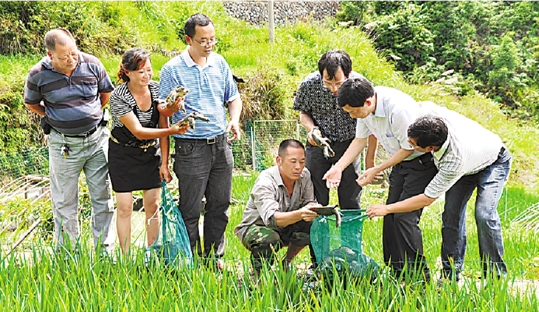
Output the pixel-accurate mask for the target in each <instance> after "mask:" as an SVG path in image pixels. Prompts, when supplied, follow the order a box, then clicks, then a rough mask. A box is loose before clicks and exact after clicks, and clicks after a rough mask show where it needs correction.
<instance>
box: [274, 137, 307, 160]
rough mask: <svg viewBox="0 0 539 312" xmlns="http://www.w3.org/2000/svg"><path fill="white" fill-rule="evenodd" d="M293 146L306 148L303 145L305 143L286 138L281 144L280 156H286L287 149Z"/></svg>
mask: <svg viewBox="0 0 539 312" xmlns="http://www.w3.org/2000/svg"><path fill="white" fill-rule="evenodd" d="M289 147H292V148H301V149H302V150H305V146H303V143H301V142H300V141H298V140H294V139H286V140H284V141H282V142H281V144H279V152H278V155H279V156H280V157H284V155H286V149H287V148H289Z"/></svg>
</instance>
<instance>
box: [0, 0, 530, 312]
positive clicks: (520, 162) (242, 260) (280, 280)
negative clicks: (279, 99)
mask: <svg viewBox="0 0 539 312" xmlns="http://www.w3.org/2000/svg"><path fill="white" fill-rule="evenodd" d="M109 4H110V5H111V6H114V7H116V8H118V9H119V10H120V13H119V14H120V16H119V20H121V21H122V25H123V27H133V28H134V29H137V30H138V31H137V33H138V36H139V39H140V41H141V42H142V43H143V46H144V47H145V48H147V49H150V48H152V47H155V48H156V49H157V50H158V51H159V50H160V49H162V50H166V51H172V50H177V51H183V49H184V48H185V44H184V43H183V42H182V41H181V40H180V39H179V38H178V36H177V31H178V29H179V28H181V27H183V21H184V20H185V18H184V17H185V16H189V15H190V14H193V13H195V12H199V11H200V12H204V13H206V14H208V15H209V16H210V17H211V18H212V19H213V21H214V23H215V25H216V37H217V38H218V39H219V40H220V43H219V45H218V47H217V51H218V52H219V53H221V54H222V55H223V56H224V57H225V58H226V59H227V61H228V63H229V64H230V66H231V69H232V71H233V72H234V73H236V74H238V75H239V76H241V77H244V78H246V80H248V79H249V77H252V76H253V75H255V74H257V73H259V72H270V71H278V72H280V73H284V78H283V79H282V80H281V81H279V82H278V86H279V87H282V88H283V89H285V90H286V98H285V99H284V102H285V105H287V106H288V107H291V105H292V101H293V95H294V92H295V90H297V87H298V86H299V84H300V83H301V81H302V80H303V78H304V77H305V76H306V75H307V74H308V73H310V72H312V71H315V70H316V69H317V66H316V64H317V61H318V58H319V57H320V55H321V54H322V53H324V52H325V51H327V50H329V49H333V48H339V49H344V50H346V51H347V52H348V53H349V54H350V55H351V56H352V58H353V62H354V65H353V68H354V70H355V71H357V72H359V73H361V74H363V75H365V76H366V77H368V78H369V79H370V80H371V81H373V83H374V84H375V85H386V86H391V87H396V88H399V89H402V90H403V91H404V92H407V93H409V94H410V95H412V96H413V97H414V98H416V99H417V100H432V101H434V102H436V103H438V104H441V105H444V106H447V107H449V108H451V109H454V110H456V111H458V112H460V113H462V114H464V115H466V116H468V117H470V118H472V119H474V120H476V121H478V122H479V123H481V124H482V125H484V126H485V127H487V128H488V129H491V130H492V131H494V132H496V133H498V134H499V135H500V136H501V137H502V139H503V140H504V142H505V143H506V145H507V146H508V147H509V149H510V151H511V153H512V154H513V160H514V163H513V169H512V172H511V178H510V181H509V184H508V186H507V188H506V193H505V194H504V196H503V197H502V200H501V201H500V207H499V212H500V217H501V220H502V227H503V234H504V241H505V261H506V262H507V264H508V268H509V278H508V279H507V280H504V281H501V282H496V283H493V284H491V285H488V286H479V287H478V285H477V284H476V281H477V279H476V278H477V276H479V275H480V272H481V263H480V260H479V252H478V247H477V233H476V228H475V221H474V217H473V200H471V201H470V203H469V207H468V211H467V219H466V220H467V230H468V250H467V254H466V259H465V261H466V266H465V271H464V276H465V278H466V279H465V280H464V284H463V285H462V286H460V289H459V288H457V286H456V285H451V284H449V285H444V286H443V288H442V289H441V290H438V289H436V285H433V284H428V285H426V286H418V285H409V284H407V285H405V286H400V285H398V284H397V283H394V282H393V281H391V280H389V279H387V278H382V283H381V284H375V285H370V284H368V283H366V282H365V281H363V282H360V283H358V284H356V285H347V287H346V288H345V287H342V286H340V285H335V287H329V288H323V287H314V288H312V289H305V288H304V282H305V281H304V280H303V279H301V278H297V277H296V275H295V274H288V275H287V274H283V273H282V271H280V270H276V271H275V272H272V271H269V272H265V273H264V274H263V276H262V279H261V282H260V284H259V285H253V284H252V283H251V282H250V281H249V280H248V279H245V278H244V277H243V274H242V273H241V272H247V271H248V269H249V253H248V252H247V250H246V249H245V248H244V247H243V246H242V245H241V243H240V242H239V239H237V237H235V236H234V235H233V228H234V226H235V225H237V224H238V223H239V222H240V220H241V217H242V212H243V209H244V207H245V205H246V203H247V201H248V199H249V191H250V189H251V186H252V184H253V183H254V181H255V179H256V173H253V172H250V173H248V174H247V175H240V174H237V175H235V176H234V183H233V194H232V197H233V199H234V202H233V205H232V206H231V209H230V222H229V226H228V228H227V232H226V237H227V253H226V256H225V261H226V264H227V267H229V268H231V269H230V270H228V273H226V274H224V275H218V274H215V273H214V272H211V271H208V270H206V269H205V268H198V267H197V269H194V270H187V269H185V270H179V271H176V272H170V271H168V270H164V269H162V268H151V269H147V268H146V267H145V266H144V265H143V260H142V251H139V252H137V253H136V255H135V256H136V257H135V259H134V260H132V261H124V262H120V263H116V264H112V263H110V262H109V261H97V260H95V259H92V256H91V255H92V252H91V251H90V249H91V248H90V247H89V245H91V243H90V242H91V239H90V230H89V226H88V225H89V224H88V222H89V221H88V219H86V220H84V222H83V228H82V229H83V242H85V246H86V247H85V249H84V250H83V251H82V253H81V254H80V255H79V256H78V257H77V258H75V259H72V260H69V261H58V259H56V258H55V257H54V256H53V255H51V254H50V252H49V250H50V249H49V247H50V232H49V236H47V235H46V233H45V231H42V232H40V235H39V236H38V238H35V239H34V240H33V241H31V242H25V243H24V244H23V245H21V246H20V247H19V249H17V250H18V251H19V252H20V253H18V254H15V255H13V256H11V257H9V258H8V259H4V261H2V262H1V263H0V311H83V310H84V311H159V310H165V311H538V310H539V300H538V299H537V295H536V293H534V292H533V291H527V292H526V291H520V290H515V289H514V287H513V285H512V282H513V281H515V280H523V279H529V280H535V281H537V280H539V264H538V263H539V257H538V256H537V255H539V240H538V239H537V233H535V232H533V231H531V230H529V229H527V228H525V227H523V226H522V225H518V224H514V223H513V222H512V221H513V220H514V218H515V217H516V216H518V215H519V214H521V213H523V212H524V211H526V208H528V207H530V206H531V205H533V204H535V203H537V202H538V201H539V196H538V195H536V190H537V189H538V187H539V186H538V185H537V182H538V178H539V175H537V171H538V168H539V162H537V161H535V159H537V156H538V152H537V148H536V145H534V144H530V142H536V141H538V140H539V130H538V128H537V127H536V126H535V125H531V124H526V123H523V122H521V121H519V120H511V119H508V118H507V117H506V116H504V115H503V114H502V113H501V111H500V110H499V108H498V106H497V104H495V103H493V102H491V101H489V100H487V99H486V98H485V97H483V96H480V95H472V96H466V97H463V98H457V97H455V96H452V95H450V94H448V93H447V92H446V91H445V90H444V89H443V88H442V87H440V86H426V85H421V86H416V85H408V84H406V83H405V82H404V80H403V79H402V77H401V75H400V74H399V73H397V72H396V71H395V70H394V69H393V66H392V65H391V64H388V63H387V62H386V61H384V60H383V58H381V57H379V54H378V53H377V51H375V50H374V48H373V47H372V45H371V43H370V41H369V40H368V39H367V37H366V36H365V34H364V33H363V32H361V30H359V29H341V28H339V27H335V25H334V24H333V22H331V21H328V22H326V23H325V24H316V25H315V24H308V23H298V24H295V25H287V26H279V27H277V28H276V31H275V43H274V44H270V43H269V42H268V39H267V28H266V27H258V26H252V25H248V24H247V23H245V22H243V21H239V20H235V19H232V18H230V17H229V16H227V15H226V14H225V13H224V10H223V9H222V7H221V4H220V2H218V1H204V2H110V3H109ZM51 5H52V4H51ZM136 5H140V7H136ZM141 25H142V26H141ZM97 56H98V57H99V58H100V60H101V61H102V62H103V64H104V66H105V68H106V69H107V72H108V73H109V75H110V76H111V77H115V76H116V72H117V71H118V68H119V63H120V55H97ZM41 57H42V56H41V55H39V56H24V57H22V56H0V78H1V79H0V80H1V81H4V83H3V84H0V87H1V88H2V89H1V90H3V89H7V87H8V86H20V88H19V91H21V92H20V93H21V94H20V96H21V97H22V86H23V85H24V80H25V78H26V74H27V72H28V70H29V69H30V68H31V66H33V65H34V64H35V63H36V62H37V61H38V60H39V59H40V58H41ZM169 59H170V58H169V57H168V56H165V55H164V54H163V53H160V52H154V53H153V54H152V61H153V63H152V65H153V69H154V75H155V76H154V79H158V78H159V70H160V68H161V67H162V65H163V64H164V63H166V62H167V61H168V60H169ZM246 104H247V103H246ZM385 196H386V194H385V191H384V190H383V189H380V188H377V187H372V188H371V187H368V188H366V189H365V192H364V196H363V202H362V205H363V207H367V206H368V205H369V204H373V203H382V202H384V201H385ZM333 202H335V199H334V196H333ZM9 205H11V206H9ZM32 205H33V204H29V203H27V202H24V201H21V202H18V203H10V204H7V205H3V204H0V213H2V214H1V215H0V217H1V218H0V219H1V220H7V218H8V217H12V216H16V215H17V212H18V211H20V209H22V208H20V207H19V206H30V207H31V208H37V206H39V207H41V208H40V209H42V208H43V209H46V208H47V207H49V208H50V203H47V204H40V205H36V207H33V206H32ZM46 205H49V206H46ZM13 206H16V207H18V208H12V207H13ZM44 206H46V207H44ZM17 209H18V210H17ZM10 210H13V211H10ZM442 210H443V206H442V202H441V201H438V202H436V203H435V204H433V205H431V206H430V207H428V208H427V209H425V210H424V213H423V217H422V220H421V228H422V230H423V235H424V246H425V254H426V256H427V260H428V264H429V266H430V268H431V269H432V270H433V271H434V272H436V271H437V270H438V269H439V267H440V265H439V260H438V258H439V256H440V245H441V233H440V228H441V212H442ZM40 213H42V212H40ZM86 215H87V213H86ZM49 216H50V211H49ZM47 226H48V229H49V230H50V224H48V225H47ZM381 228H382V220H381V219H375V220H366V221H365V222H364V232H363V249H364V252H365V253H366V254H368V255H370V256H371V257H373V258H374V260H375V261H376V262H378V263H379V264H382V263H383V261H382V259H383V258H382V240H381V237H382V229H381ZM44 230H46V229H44ZM18 233H20V232H18ZM0 239H1V240H2V241H3V242H6V241H11V239H10V237H8V236H7V233H2V235H0ZM22 251H26V252H29V253H30V256H29V257H27V258H23V257H22V255H23V254H24V253H22ZM4 254H5V250H2V256H3V255H4ZM280 255H282V251H281V252H280ZM308 262H309V256H308V252H307V251H306V250H304V251H302V252H301V253H300V255H299V257H298V259H296V263H297V264H299V265H306V264H308ZM238 280H240V281H241V282H238Z"/></svg>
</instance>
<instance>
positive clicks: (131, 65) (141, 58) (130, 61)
mask: <svg viewBox="0 0 539 312" xmlns="http://www.w3.org/2000/svg"><path fill="white" fill-rule="evenodd" d="M148 59H150V53H149V52H147V51H145V50H143V49H141V48H132V49H129V50H127V51H125V53H124V54H123V55H122V64H120V70H119V71H118V81H120V82H128V81H129V77H127V75H126V74H125V71H126V70H127V71H133V70H139V69H141V68H142V66H144V63H146V60H148Z"/></svg>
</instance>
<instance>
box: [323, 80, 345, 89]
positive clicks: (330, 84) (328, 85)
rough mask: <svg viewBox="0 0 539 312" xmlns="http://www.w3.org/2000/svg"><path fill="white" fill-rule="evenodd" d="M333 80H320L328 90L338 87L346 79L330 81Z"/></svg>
mask: <svg viewBox="0 0 539 312" xmlns="http://www.w3.org/2000/svg"><path fill="white" fill-rule="evenodd" d="M332 81H333V80H325V79H324V80H322V82H323V83H324V86H325V87H326V88H328V89H330V90H334V89H339V87H340V86H341V85H342V84H343V83H344V82H345V81H346V79H343V80H340V81H335V82H332Z"/></svg>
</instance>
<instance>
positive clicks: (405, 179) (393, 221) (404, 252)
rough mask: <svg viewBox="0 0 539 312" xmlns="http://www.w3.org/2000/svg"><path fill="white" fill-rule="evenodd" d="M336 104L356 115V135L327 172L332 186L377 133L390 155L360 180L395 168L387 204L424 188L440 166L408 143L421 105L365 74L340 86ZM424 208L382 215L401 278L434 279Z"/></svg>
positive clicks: (387, 247)
mask: <svg viewBox="0 0 539 312" xmlns="http://www.w3.org/2000/svg"><path fill="white" fill-rule="evenodd" d="M338 103H339V106H340V107H342V109H343V110H344V111H345V112H347V113H348V114H350V116H351V117H352V118H356V119H357V127H356V138H355V139H354V141H353V142H352V143H351V144H350V147H348V150H347V151H346V152H345V153H344V155H343V157H342V158H341V159H340V160H339V161H338V162H337V163H336V164H335V166H333V168H331V170H330V171H328V172H327V173H326V174H325V176H324V179H325V180H327V183H328V186H329V187H337V186H338V185H339V181H340V176H341V172H342V171H343V170H344V168H346V167H347V166H348V165H349V164H350V163H351V162H352V161H353V160H354V159H355V158H356V157H357V155H359V153H360V152H361V151H362V150H363V148H364V147H365V144H366V143H367V138H368V137H369V136H370V135H375V136H376V138H377V139H378V141H379V142H380V144H381V145H382V146H383V147H384V149H385V150H386V152H387V153H388V154H389V155H390V157H389V158H388V159H387V160H385V161H384V162H382V163H380V164H378V165H376V166H374V167H372V168H369V169H367V170H366V171H365V172H364V173H363V174H362V175H361V176H360V177H359V179H358V183H359V184H360V185H362V186H363V185H366V184H367V183H369V182H370V181H372V180H373V179H374V178H375V177H376V175H377V174H379V173H380V172H382V171H383V170H386V169H388V168H391V174H390V175H389V194H388V196H387V201H386V203H387V204H392V203H395V202H398V201H401V200H404V199H407V198H410V197H412V196H415V195H418V194H421V193H423V192H424V190H425V187H426V186H427V185H428V184H429V182H430V181H431V180H432V178H433V177H434V176H435V175H436V173H437V171H438V170H437V169H436V166H435V165H434V162H433V156H432V154H430V153H422V152H419V151H414V148H413V147H412V145H410V143H409V142H408V136H407V130H408V126H409V125H410V124H412V123H413V122H414V121H415V120H416V119H417V118H418V117H420V116H422V111H421V107H420V106H419V104H418V103H417V102H416V101H415V100H414V99H413V98H412V97H411V96H409V95H407V94H405V93H403V92H401V91H399V90H396V89H393V88H388V87H383V86H376V87H374V86H373V85H372V83H371V82H370V81H369V80H367V79H366V78H365V77H359V78H351V79H348V80H347V81H345V82H344V83H343V84H342V86H341V88H340V89H339V96H338ZM421 213H422V209H418V210H415V211H412V212H404V213H392V214H388V215H386V216H385V217H384V225H383V237H382V241H383V250H384V261H385V263H386V264H387V265H388V266H391V268H392V273H393V274H394V276H395V277H397V278H413V279H424V280H427V281H428V280H430V271H429V268H428V266H427V262H426V259H425V255H424V252H423V236H422V233H421V228H420V227H419V220H420V218H421Z"/></svg>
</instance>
